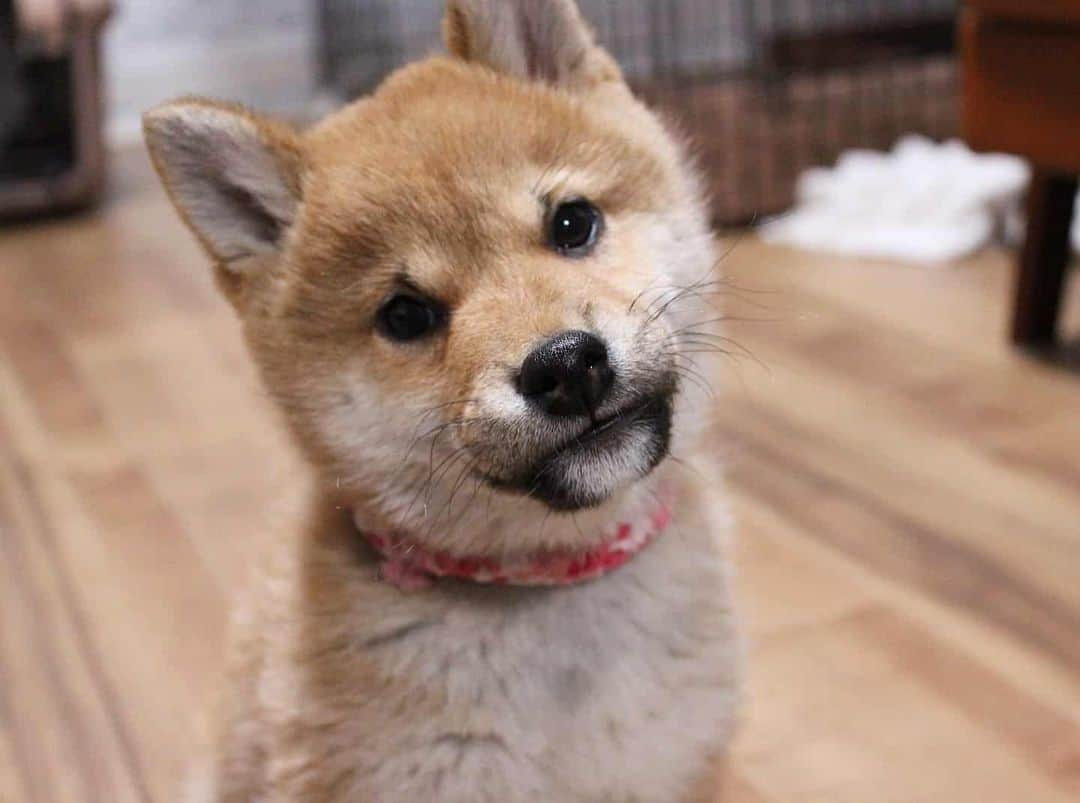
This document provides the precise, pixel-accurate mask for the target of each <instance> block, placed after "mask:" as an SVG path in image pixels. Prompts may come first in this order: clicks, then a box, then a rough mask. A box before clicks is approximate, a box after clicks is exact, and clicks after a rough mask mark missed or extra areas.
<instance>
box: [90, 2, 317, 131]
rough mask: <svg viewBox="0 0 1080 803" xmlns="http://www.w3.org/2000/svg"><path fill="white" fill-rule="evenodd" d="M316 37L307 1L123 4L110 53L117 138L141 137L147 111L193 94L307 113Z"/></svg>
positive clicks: (111, 32)
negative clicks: (140, 119) (180, 96)
mask: <svg viewBox="0 0 1080 803" xmlns="http://www.w3.org/2000/svg"><path fill="white" fill-rule="evenodd" d="M314 31H315V10H314V3H312V2H308V1H307V0H117V9H116V12H115V14H114V16H113V18H112V20H111V21H110V24H109V27H108V29H107V33H106V37H105V53H104V56H105V72H106V76H107V82H108V96H109V124H108V129H109V134H110V136H111V138H112V139H113V141H119V142H123V141H130V140H132V139H134V138H136V137H137V136H138V131H139V116H140V114H141V113H142V112H143V110H145V109H147V108H149V107H151V106H153V105H155V104H157V103H160V102H161V101H163V100H167V99H169V98H172V97H176V96H177V95H183V94H188V93H196V94H206V95H213V96H215V97H221V98H227V99H231V100H238V101H241V102H244V103H248V104H251V105H253V106H256V107H258V108H261V109H264V110H266V111H275V112H281V113H290V112H297V111H299V110H300V109H302V108H303V107H304V105H305V104H306V103H307V102H308V101H309V100H310V99H311V97H312V94H313V91H314V83H315V81H314V76H315V54H314V38H315V33H314Z"/></svg>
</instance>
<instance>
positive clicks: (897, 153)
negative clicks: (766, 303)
mask: <svg viewBox="0 0 1080 803" xmlns="http://www.w3.org/2000/svg"><path fill="white" fill-rule="evenodd" d="M1028 178H1029V170H1028V167H1027V165H1026V163H1025V162H1024V161H1023V160H1021V159H1017V158H1015V157H1013V156H1005V155H1000V154H975V153H973V152H972V151H971V150H970V149H969V148H968V147H967V146H966V145H964V144H963V143H961V142H955V141H952V142H946V143H943V144H939V143H935V142H932V141H930V140H928V139H925V138H923V137H917V136H909V137H905V138H903V139H901V140H900V141H899V142H898V143H897V145H896V147H895V148H893V150H892V151H891V152H890V153H877V152H874V151H865V150H853V151H849V152H847V153H845V154H843V155H842V156H841V157H840V159H839V160H838V161H837V163H836V166H835V167H833V168H815V169H812V170H808V171H806V172H805V173H803V175H802V176H801V177H800V178H799V182H798V185H797V188H796V204H795V208H794V209H793V210H792V211H791V212H789V213H787V214H786V215H782V216H780V217H778V218H775V219H773V220H770V221H768V222H766V223H765V224H764V225H763V226H762V227H761V234H762V236H763V237H764V238H765V239H766V240H768V241H770V242H775V243H782V244H785V245H791V246H795V247H799V248H807V249H811V250H816V251H833V252H837V253H843V254H851V255H856V256H865V257H879V258H883V259H897V260H906V261H913V262H943V261H946V260H950V259H956V258H958V257H962V256H964V255H966V254H970V253H972V252H974V251H976V250H978V249H979V248H981V247H982V246H983V245H986V244H987V243H988V242H990V241H991V240H992V239H993V238H994V237H995V236H996V235H997V234H998V233H999V232H1000V231H1001V230H1002V228H1003V224H1004V219H1005V216H1006V214H1007V213H1008V212H1009V210H1010V207H1015V206H1016V205H1017V204H1018V203H1019V200H1020V197H1021V195H1022V194H1023V191H1024V188H1025V187H1026V186H1027V182H1028ZM1073 242H1074V244H1076V245H1077V246H1078V249H1080V225H1074V227H1073Z"/></svg>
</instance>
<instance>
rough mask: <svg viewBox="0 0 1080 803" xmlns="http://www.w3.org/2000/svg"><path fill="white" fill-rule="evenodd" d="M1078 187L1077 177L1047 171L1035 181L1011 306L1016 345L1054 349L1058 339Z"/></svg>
mask: <svg viewBox="0 0 1080 803" xmlns="http://www.w3.org/2000/svg"><path fill="white" fill-rule="evenodd" d="M1076 188H1077V177H1076V176H1066V175H1061V174H1056V173H1048V172H1045V171H1036V172H1035V174H1034V175H1033V176H1032V180H1031V188H1030V189H1029V190H1028V201H1027V235H1026V236H1025V238H1024V247H1023V249H1022V250H1021V252H1020V264H1019V270H1018V272H1017V277H1016V295H1015V301H1014V304H1015V306H1014V307H1013V321H1012V339H1013V342H1014V343H1017V344H1018V345H1025V346H1041V345H1050V344H1052V343H1053V342H1054V340H1055V336H1056V329H1057V320H1058V311H1059V308H1060V307H1061V296H1062V291H1063V289H1064V284H1065V270H1066V267H1067V265H1068V261H1069V228H1070V226H1071V224H1072V216H1073V206H1074V202H1075V199H1076Z"/></svg>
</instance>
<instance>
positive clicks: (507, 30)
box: [443, 0, 622, 89]
mask: <svg viewBox="0 0 1080 803" xmlns="http://www.w3.org/2000/svg"><path fill="white" fill-rule="evenodd" d="M443 38H444V39H445V40H446V46H447V49H448V50H449V51H450V53H451V54H453V55H454V56H457V57H458V58H460V59H463V60H465V61H471V62H474V63H476V64H483V65H485V66H487V67H490V68H491V69H493V70H495V71H496V72H500V73H503V74H506V75H513V76H515V77H517V78H523V79H525V80H531V81H541V82H544V83H547V84H549V85H552V86H558V87H561V88H563V89H577V88H587V87H590V86H593V85H595V84H598V83H601V82H606V81H619V80H621V79H622V74H621V73H620V72H619V68H618V67H617V66H616V64H615V61H614V60H613V59H612V58H611V56H609V55H608V54H607V53H606V52H605V51H604V50H603V49H602V48H601V47H600V46H599V45H597V44H596V41H595V39H594V38H593V33H592V30H591V29H590V28H589V26H588V24H586V22H585V20H584V19H582V17H581V12H580V11H578V8H577V5H576V4H575V3H574V0H448V2H447V4H446V16H445V18H444V19H443Z"/></svg>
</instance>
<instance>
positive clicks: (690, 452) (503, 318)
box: [145, 0, 739, 803]
mask: <svg viewBox="0 0 1080 803" xmlns="http://www.w3.org/2000/svg"><path fill="white" fill-rule="evenodd" d="M444 29H445V37H446V43H447V48H448V51H449V54H448V55H447V56H445V57H432V58H429V59H427V60H425V61H422V62H419V63H416V64H413V65H411V66H408V67H406V68H404V69H402V70H401V71H399V72H397V73H395V74H394V75H392V76H391V77H390V78H388V79H387V80H386V81H385V83H384V84H383V85H382V86H381V87H380V88H379V89H378V90H377V91H376V92H375V93H374V94H373V95H371V96H370V97H367V98H364V99H362V100H359V101H357V102H356V103H353V104H352V105H350V106H348V107H346V108H344V109H342V110H340V111H338V112H337V113H335V114H333V115H332V116H330V117H329V118H328V119H326V120H324V121H323V122H322V123H320V124H318V125H316V126H314V127H313V128H311V129H309V130H306V131H303V132H300V131H296V130H294V129H292V128H291V127H289V126H287V125H285V124H282V123H279V122H273V121H270V120H267V119H264V118H262V117H260V116H258V115H256V114H254V113H252V112H249V111H247V110H244V109H242V108H239V107H236V106H232V105H226V104H221V103H217V102H213V101H207V100H200V99H185V100H180V101H176V102H173V103H169V104H167V105H164V106H162V107H160V108H157V109H154V110H153V111H151V112H149V113H148V114H147V115H146V118H145V133H146V139H147V142H148V144H149V148H150V151H151V154H152V157H153V160H154V162H155V165H156V167H157V169H158V172H159V173H160V175H161V178H162V180H163V182H164V184H165V187H166V188H167V190H168V192H169V195H170V197H171V198H172V200H173V202H174V203H175V205H176V207H177V209H178V211H179V213H180V215H181V217H182V218H183V219H184V221H185V222H186V223H187V225H188V226H189V227H190V228H191V229H192V231H193V232H194V233H195V235H196V236H197V237H198V239H199V240H200V241H201V243H202V245H203V246H204V247H205V250H206V252H207V254H208V255H209V257H210V259H211V260H212V262H213V265H214V270H215V272H216V278H217V281H218V284H219V286H220V287H221V289H222V291H223V293H224V294H225V296H226V297H227V298H228V300H229V301H230V302H231V303H232V304H233V305H234V307H235V308H236V311H237V312H238V314H239V318H240V320H241V321H242V324H243V331H244V335H245V337H246V340H247V343H248V345H249V347H250V351H251V354H252V356H253V358H254V360H255V362H256V364H257V366H258V368H259V371H260V373H261V376H262V380H263V382H264V384H265V386H266V388H267V390H268V392H269V394H270V395H271V397H272V398H273V400H274V401H275V402H276V404H277V405H278V406H279V407H280V409H281V411H282V412H283V414H284V418H285V420H286V421H287V422H288V425H289V427H290V429H291V430H292V432H293V434H294V435H295V439H296V441H297V443H298V444H299V446H300V448H301V449H302V451H303V453H304V455H305V456H306V457H307V459H308V461H309V462H310V464H311V466H312V468H313V471H312V478H313V491H312V495H311V504H310V509H309V512H308V515H307V519H306V521H304V522H303V523H298V524H297V526H296V528H295V532H293V533H289V534H283V535H282V537H281V539H280V549H279V550H278V551H277V552H276V553H275V554H274V555H273V556H272V557H271V558H270V559H268V560H267V563H268V567H267V570H266V572H265V579H264V581H263V582H262V583H260V584H258V585H257V587H256V589H255V590H254V595H253V596H252V602H251V603H250V604H249V605H246V606H244V607H243V608H242V610H243V611H244V613H243V614H242V616H241V618H242V620H243V621H242V622H241V633H240V639H239V642H238V644H237V647H236V652H235V656H234V660H233V664H232V668H231V685H230V687H229V690H228V693H227V696H226V705H225V711H224V715H223V718H222V724H221V732H220V743H219V745H218V750H217V753H216V756H215V761H214V767H213V770H212V772H210V773H209V774H208V776H207V778H206V783H205V785H204V788H202V789H201V791H200V792H199V793H198V799H200V800H203V801H211V800H212V801H275V802H277V803H281V802H283V801H363V803H409V802H411V801H416V802H417V803H421V802H422V803H427V802H428V801H435V802H437V803H525V802H526V801H527V802H528V803H537V802H538V801H545V802H547V803H561V802H564V801H565V802H566V803H579V802H580V803H584V802H585V801H595V802H596V803H601V802H602V803H616V802H619V801H625V802H626V803H630V801H639V802H640V803H673V802H674V803H683V802H685V803H697V802H699V801H706V800H712V799H713V795H714V794H715V793H716V789H715V787H716V772H715V770H716V766H717V762H718V760H719V758H720V757H721V756H722V754H723V751H724V748H725V743H726V741H727V739H728V736H729V731H730V728H731V721H732V717H733V710H734V707H735V701H736V697H737V674H738V673H737V667H738V652H739V650H738V638H737V635H736V627H735V623H734V615H733V613H732V609H731V605H730V600H729V594H728V580H727V571H726V560H725V555H724V547H723V540H724V538H723V536H724V532H725V530H726V527H727V524H726V519H725V514H724V510H723V507H722V504H721V496H722V490H721V487H720V484H719V482H718V480H717V479H716V478H715V476H714V474H713V472H712V471H711V469H710V467H709V461H708V460H707V459H705V458H703V457H702V456H701V455H700V454H699V453H700V451H701V447H700V443H699V441H700V433H701V430H702V426H703V423H704V422H705V420H707V416H708V403H707V399H706V397H705V394H704V390H703V389H702V388H700V387H699V384H700V383H698V382H695V381H693V380H694V378H695V377H696V374H695V373H694V371H695V363H694V362H693V360H694V358H695V357H697V358H701V357H702V356H706V357H707V356H708V355H702V354H701V352H703V351H708V348H707V346H708V344H710V343H712V342H714V341H712V340H710V339H709V338H710V337H711V336H712V335H711V334H710V329H709V327H710V325H711V324H710V322H709V320H708V319H709V318H715V317H716V315H715V312H713V311H712V310H711V308H710V307H708V306H704V303H703V301H702V296H703V294H704V293H705V292H706V291H707V290H708V289H709V288H710V287H711V281H712V280H711V279H710V272H711V270H712V268H713V267H714V264H715V262H716V253H715V246H714V242H713V239H712V235H711V233H710V228H709V225H708V216H707V212H706V206H705V203H704V201H703V199H702V195H701V192H700V191H699V185H698V182H697V180H696V177H695V175H694V172H693V170H692V169H691V167H690V166H689V164H688V162H687V159H686V158H685V156H684V154H683V152H682V148H681V146H680V144H679V143H678V142H677V141H676V140H675V139H674V138H673V137H672V136H671V135H670V134H669V133H668V132H667V130H666V129H665V127H664V126H663V125H662V124H661V123H660V122H659V121H658V119H657V118H656V117H654V116H653V114H652V113H650V112H649V111H648V110H647V109H646V108H645V107H644V106H643V105H642V104H641V103H639V102H638V101H637V100H635V98H634V97H633V96H632V94H631V92H630V90H629V89H628V87H627V85H626V83H625V82H624V80H623V78H622V76H621V74H620V71H619V69H618V67H617V66H616V64H615V63H614V61H613V60H612V59H611V57H610V56H609V55H607V54H606V53H605V52H604V51H603V50H601V49H600V48H599V47H598V46H597V45H596V44H595V42H594V39H593V36H592V34H591V32H590V31H589V29H588V28H587V27H586V25H585V24H584V23H583V21H582V19H581V17H580V15H579V12H578V10H577V9H576V7H575V6H574V4H573V3H572V2H571V0H502V1H501V2H500V1H499V0H451V2H450V3H449V6H448V9H447V12H446V18H445V24H444Z"/></svg>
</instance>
